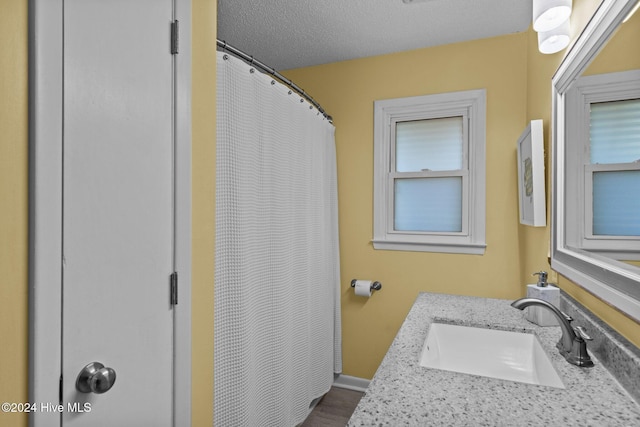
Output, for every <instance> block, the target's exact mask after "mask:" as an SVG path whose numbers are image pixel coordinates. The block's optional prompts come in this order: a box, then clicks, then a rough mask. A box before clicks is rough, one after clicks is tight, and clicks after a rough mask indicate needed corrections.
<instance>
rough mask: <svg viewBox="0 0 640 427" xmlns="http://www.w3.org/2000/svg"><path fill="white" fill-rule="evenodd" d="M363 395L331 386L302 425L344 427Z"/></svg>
mask: <svg viewBox="0 0 640 427" xmlns="http://www.w3.org/2000/svg"><path fill="white" fill-rule="evenodd" d="M362 396H363V393H360V392H359V391H353V390H347V389H344V388H338V387H331V390H329V392H328V393H327V394H325V395H324V397H323V398H322V400H321V401H320V402H318V404H317V405H316V407H315V408H314V409H313V411H311V414H309V416H308V417H307V419H306V420H305V421H304V423H302V424H301V425H300V427H344V426H346V425H347V421H349V418H351V414H352V413H353V411H354V409H356V406H358V402H360V398H361V397H362Z"/></svg>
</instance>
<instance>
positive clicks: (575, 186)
mask: <svg viewBox="0 0 640 427" xmlns="http://www.w3.org/2000/svg"><path fill="white" fill-rule="evenodd" d="M639 98H640V71H639V70H633V71H623V72H616V73H607V74H598V75H593V76H586V77H581V78H579V79H577V80H576V82H575V83H574V84H573V86H572V87H571V89H570V90H569V91H568V92H567V107H568V108H567V137H566V153H567V157H566V163H565V173H566V194H567V195H569V194H575V195H581V197H573V198H569V197H568V198H567V200H566V209H567V215H568V217H569V218H574V219H575V221H573V220H572V221H567V225H566V232H567V235H566V239H567V244H569V245H571V246H574V247H576V248H579V249H583V250H587V251H590V252H593V253H596V254H599V255H602V256H606V257H610V258H613V259H617V260H625V261H637V260H640V250H639V249H640V237H637V236H601V235H594V234H593V232H592V230H593V209H592V207H593V179H592V176H593V173H594V172H601V171H623V170H640V163H622V164H591V161H590V134H589V127H590V115H591V114H590V111H591V108H590V106H591V104H593V103H599V102H610V101H625V100H629V99H639Z"/></svg>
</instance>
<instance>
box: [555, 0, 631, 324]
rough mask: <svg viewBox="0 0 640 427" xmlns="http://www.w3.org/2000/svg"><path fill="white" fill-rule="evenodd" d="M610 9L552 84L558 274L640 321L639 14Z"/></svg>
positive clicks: (606, 6) (614, 4)
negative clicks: (625, 19)
mask: <svg viewBox="0 0 640 427" xmlns="http://www.w3.org/2000/svg"><path fill="white" fill-rule="evenodd" d="M635 3H637V0H605V1H603V3H602V5H601V6H600V8H599V9H598V11H597V12H596V14H595V16H594V18H593V19H592V21H591V22H590V23H589V24H588V25H587V28H586V29H585V31H584V32H583V34H582V35H581V36H580V38H579V39H578V40H577V41H576V43H575V45H574V47H573V48H572V50H571V52H569V54H568V55H567V58H566V59H565V62H563V64H562V65H561V66H560V69H559V70H558V73H557V74H556V76H554V79H553V86H554V95H555V96H554V140H555V143H554V159H553V169H554V174H553V187H554V196H553V197H554V200H553V202H554V203H553V205H554V206H553V209H552V215H553V219H554V221H553V225H552V242H553V250H552V267H553V268H554V269H556V270H557V271H558V272H560V273H561V274H563V275H564V276H566V277H567V278H569V279H571V280H572V281H574V282H575V283H577V284H578V285H580V286H582V287H584V288H585V289H587V290H588V291H590V292H591V293H593V294H595V295H597V296H598V297H600V298H601V299H603V300H605V301H606V302H608V303H609V304H611V305H613V306H615V307H617V308H618V309H620V310H621V311H623V312H625V313H626V314H628V315H630V316H631V317H633V318H635V319H640V55H639V54H638V53H637V41H638V40H640V12H638V13H635V14H633V15H631V16H630V18H629V19H628V20H627V21H626V22H624V23H622V21H623V19H624V18H625V17H627V16H628V15H629V14H630V11H631V10H632V9H633V6H634V4H635Z"/></svg>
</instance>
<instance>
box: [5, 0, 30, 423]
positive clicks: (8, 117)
mask: <svg viewBox="0 0 640 427" xmlns="http://www.w3.org/2000/svg"><path fill="white" fill-rule="evenodd" d="M0 52H2V54H1V55H0V301H1V302H2V307H0V340H1V342H2V344H0V401H1V402H26V401H27V369H28V361H29V358H28V350H27V338H28V308H27V307H28V300H27V270H28V268H27V260H28V253H27V250H28V249H27V248H28V246H27V233H28V222H27V221H28V210H27V209H28V202H27V187H28V166H27V156H28V143H27V141H28V127H27V84H28V82H27V2H26V1H24V0H2V6H1V10H0ZM0 425H3V426H4V425H7V426H14V425H15V426H20V425H25V426H26V425H27V417H26V416H24V415H21V414H5V413H3V412H0Z"/></svg>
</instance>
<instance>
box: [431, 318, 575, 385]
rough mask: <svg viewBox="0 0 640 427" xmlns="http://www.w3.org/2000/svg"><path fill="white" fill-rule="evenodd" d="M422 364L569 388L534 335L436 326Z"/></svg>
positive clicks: (455, 326) (448, 369) (445, 325)
mask: <svg viewBox="0 0 640 427" xmlns="http://www.w3.org/2000/svg"><path fill="white" fill-rule="evenodd" d="M420 365H421V366H424V367H427V368H434V369H442V370H445V371H455V372H461V373H465V374H471V375H479V376H483V377H491V378H499V379H503V380H510V381H517V382H522V383H528V384H537V385H545V386H550V387H557V388H565V387H564V384H563V383H562V380H561V379H560V377H559V376H558V374H557V372H556V370H555V369H554V367H553V365H552V364H551V361H550V360H549V357H548V356H547V354H546V353H545V351H544V349H543V348H542V346H541V345H540V342H539V341H538V338H537V337H536V336H535V335H533V334H526V333H520V332H508V331H499V330H495V329H484V328H475V327H470V326H458V325H448V324H444V323H432V324H431V327H430V328H429V334H428V335H427V339H426V340H425V343H424V347H423V349H422V355H421V356H420Z"/></svg>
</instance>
